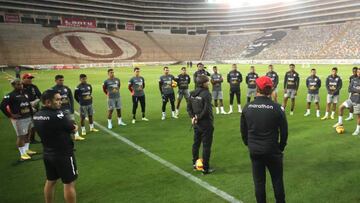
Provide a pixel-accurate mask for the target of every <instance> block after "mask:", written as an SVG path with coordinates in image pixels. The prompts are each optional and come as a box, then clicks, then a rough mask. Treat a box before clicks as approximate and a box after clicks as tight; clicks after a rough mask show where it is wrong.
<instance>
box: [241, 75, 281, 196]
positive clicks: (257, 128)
mask: <svg viewBox="0 0 360 203" xmlns="http://www.w3.org/2000/svg"><path fill="white" fill-rule="evenodd" d="M256 86H257V90H256V91H257V93H256V99H255V100H254V101H252V102H250V103H247V104H246V106H245V107H244V109H243V113H242V115H241V124H240V128H241V135H242V139H243V142H244V144H245V145H246V146H248V149H249V152H250V159H251V163H252V173H253V179H254V185H255V196H256V200H257V202H258V203H265V202H266V189H265V186H266V168H268V170H269V172H270V176H271V179H272V183H273V188H274V193H275V199H276V202H277V203H285V191H284V183H283V151H284V149H285V146H286V143H287V137H288V125H287V120H286V116H285V113H284V108H283V107H281V106H280V105H279V104H278V103H275V102H273V101H272V100H271V93H272V90H273V83H272V81H271V79H270V78H269V77H267V76H263V77H260V78H258V79H257V80H256Z"/></svg>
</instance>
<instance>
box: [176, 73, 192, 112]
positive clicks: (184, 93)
mask: <svg viewBox="0 0 360 203" xmlns="http://www.w3.org/2000/svg"><path fill="white" fill-rule="evenodd" d="M175 81H176V82H177V85H178V88H179V91H178V98H177V104H176V111H175V113H176V116H179V108H180V103H181V100H182V99H183V98H185V100H186V102H187V101H188V99H189V96H190V92H189V84H190V82H191V79H190V76H189V75H188V74H187V73H186V68H185V67H182V68H181V74H180V75H178V76H177V78H175Z"/></svg>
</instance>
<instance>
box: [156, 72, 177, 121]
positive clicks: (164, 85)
mask: <svg viewBox="0 0 360 203" xmlns="http://www.w3.org/2000/svg"><path fill="white" fill-rule="evenodd" d="M163 70H164V75H162V76H160V79H159V90H160V93H161V98H162V107H161V111H162V114H161V120H165V119H166V104H167V103H168V102H169V101H170V105H171V117H172V118H175V119H177V118H178V117H177V116H176V112H175V93H174V87H176V86H177V84H176V81H175V77H174V76H173V75H171V74H170V70H169V67H166V66H165V67H164V68H163Z"/></svg>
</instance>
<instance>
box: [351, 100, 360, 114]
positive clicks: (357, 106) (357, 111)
mask: <svg viewBox="0 0 360 203" xmlns="http://www.w3.org/2000/svg"><path fill="white" fill-rule="evenodd" d="M352 107H353V108H354V114H355V115H359V114H360V104H357V103H354V102H353V103H352Z"/></svg>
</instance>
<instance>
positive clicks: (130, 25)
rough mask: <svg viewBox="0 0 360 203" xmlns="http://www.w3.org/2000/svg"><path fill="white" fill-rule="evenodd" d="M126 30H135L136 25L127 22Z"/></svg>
mask: <svg viewBox="0 0 360 203" xmlns="http://www.w3.org/2000/svg"><path fill="white" fill-rule="evenodd" d="M125 30H135V23H133V22H126V24H125Z"/></svg>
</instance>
